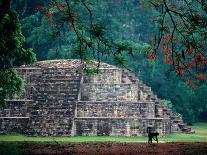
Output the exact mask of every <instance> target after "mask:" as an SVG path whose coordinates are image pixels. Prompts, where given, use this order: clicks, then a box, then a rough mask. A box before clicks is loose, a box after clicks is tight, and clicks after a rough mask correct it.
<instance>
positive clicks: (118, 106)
mask: <svg viewBox="0 0 207 155" xmlns="http://www.w3.org/2000/svg"><path fill="white" fill-rule="evenodd" d="M154 109H155V108H154V104H153V102H123V101H122V102H115V101H114V102H109V101H105V102H97V101H95V102H91V101H88V102H86V101H82V102H78V103H77V117H109V118H110V117H113V118H134V119H136V118H154V117H155V112H154Z"/></svg>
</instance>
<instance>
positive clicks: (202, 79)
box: [194, 74, 206, 82]
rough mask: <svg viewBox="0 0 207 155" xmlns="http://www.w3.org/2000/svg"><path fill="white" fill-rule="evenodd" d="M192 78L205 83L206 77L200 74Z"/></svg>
mask: <svg viewBox="0 0 207 155" xmlns="http://www.w3.org/2000/svg"><path fill="white" fill-rule="evenodd" d="M194 77H195V78H196V79H198V80H200V82H205V81H206V77H205V76H203V75H200V74H195V75H194Z"/></svg>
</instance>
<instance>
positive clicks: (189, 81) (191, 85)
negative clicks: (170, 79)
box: [186, 78, 196, 89]
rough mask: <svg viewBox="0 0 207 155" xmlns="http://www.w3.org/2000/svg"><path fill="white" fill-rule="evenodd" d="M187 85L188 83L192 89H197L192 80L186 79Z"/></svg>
mask: <svg viewBox="0 0 207 155" xmlns="http://www.w3.org/2000/svg"><path fill="white" fill-rule="evenodd" d="M186 83H187V84H188V85H189V86H190V87H191V88H193V89H195V88H196V85H195V83H194V82H193V81H192V80H190V78H186Z"/></svg>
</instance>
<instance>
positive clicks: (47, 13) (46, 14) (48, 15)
mask: <svg viewBox="0 0 207 155" xmlns="http://www.w3.org/2000/svg"><path fill="white" fill-rule="evenodd" d="M45 16H46V17H47V18H48V19H49V20H51V19H52V14H51V12H50V11H48V12H46V13H45Z"/></svg>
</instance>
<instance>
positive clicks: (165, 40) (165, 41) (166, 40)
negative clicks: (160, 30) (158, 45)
mask: <svg viewBox="0 0 207 155" xmlns="http://www.w3.org/2000/svg"><path fill="white" fill-rule="evenodd" d="M171 37H172V34H167V35H166V36H164V37H163V43H168V42H169V41H170V39H171Z"/></svg>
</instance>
